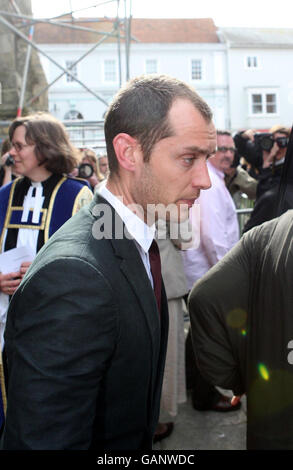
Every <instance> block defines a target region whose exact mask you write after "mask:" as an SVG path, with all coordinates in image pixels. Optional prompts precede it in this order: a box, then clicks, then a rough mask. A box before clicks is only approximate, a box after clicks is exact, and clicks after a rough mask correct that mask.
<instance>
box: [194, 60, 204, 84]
mask: <svg viewBox="0 0 293 470" xmlns="http://www.w3.org/2000/svg"><path fill="white" fill-rule="evenodd" d="M191 80H202V60H201V59H193V60H192V61H191Z"/></svg>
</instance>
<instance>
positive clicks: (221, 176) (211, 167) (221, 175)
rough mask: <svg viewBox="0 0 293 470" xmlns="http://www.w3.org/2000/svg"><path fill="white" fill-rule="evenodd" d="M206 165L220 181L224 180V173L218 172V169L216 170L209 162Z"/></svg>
mask: <svg viewBox="0 0 293 470" xmlns="http://www.w3.org/2000/svg"><path fill="white" fill-rule="evenodd" d="M207 165H208V168H209V170H212V171H213V172H214V173H215V174H216V175H218V176H219V177H220V178H222V179H224V178H225V173H224V172H223V171H221V170H218V168H216V167H215V166H214V165H213V164H212V163H211V162H209V161H207Z"/></svg>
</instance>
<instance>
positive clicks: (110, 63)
mask: <svg viewBox="0 0 293 470" xmlns="http://www.w3.org/2000/svg"><path fill="white" fill-rule="evenodd" d="M104 81H105V82H117V66H116V60H114V59H111V60H110V59H107V60H104Z"/></svg>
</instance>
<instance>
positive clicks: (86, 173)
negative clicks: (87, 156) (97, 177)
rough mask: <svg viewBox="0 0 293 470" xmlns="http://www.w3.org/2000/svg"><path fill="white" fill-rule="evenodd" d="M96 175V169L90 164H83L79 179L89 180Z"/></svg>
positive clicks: (79, 169) (80, 168)
mask: <svg viewBox="0 0 293 470" xmlns="http://www.w3.org/2000/svg"><path fill="white" fill-rule="evenodd" d="M93 174H94V169H93V167H92V165H90V164H89V163H81V165H79V167H78V177H79V178H83V179H88V178H90V177H91V176H93Z"/></svg>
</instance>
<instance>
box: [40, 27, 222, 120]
mask: <svg viewBox="0 0 293 470" xmlns="http://www.w3.org/2000/svg"><path fill="white" fill-rule="evenodd" d="M133 21H134V20H133ZM140 21H142V20H140ZM146 21H147V22H148V23H149V22H152V21H153V20H146ZM164 21H165V22H167V21H171V22H174V21H176V22H177V23H181V24H182V25H183V26H182V29H183V28H184V24H183V23H182V22H184V21H189V20H164ZM197 21H198V22H199V21H200V20H197ZM203 21H205V20H203ZM209 21H211V20H209ZM173 24H174V23H173ZM212 25H213V23H212ZM209 26H211V25H209ZM156 27H159V25H156ZM213 28H214V31H213V32H214V36H213V37H214V40H211V39H210V37H209V38H208V39H209V42H204V38H201V42H194V41H196V31H195V34H194V39H193V42H182V41H181V42H174V38H173V37H172V41H173V42H169V43H168V42H166V41H167V40H168V38H167V39H166V40H165V41H164V42H163V41H160V42H149V41H148V42H143V39H142V40H141V41H132V43H131V46H130V56H129V57H130V58H129V78H133V77H135V76H138V75H141V74H144V73H160V74H161V73H162V74H168V75H170V76H173V77H176V78H179V79H181V80H184V81H185V82H187V83H189V84H190V85H191V86H193V87H194V88H195V89H196V90H197V91H198V93H199V94H200V95H201V96H202V97H203V98H204V99H205V100H206V101H207V102H208V104H209V105H210V107H211V108H212V110H213V113H214V120H215V123H216V126H217V127H219V128H221V129H224V128H226V127H227V125H228V124H229V115H228V111H229V108H228V95H227V90H228V82H227V68H226V46H225V44H222V43H221V42H220V41H219V39H218V36H217V34H216V27H215V26H214V25H213ZM137 35H138V33H137V32H136V34H135V37H137ZM189 36H190V38H192V35H191V34H190V35H189ZM44 40H45V38H44V37H43V38H42V43H41V44H40V43H39V44H38V45H39V47H41V49H42V50H44V52H46V54H48V55H49V56H50V57H52V58H54V60H56V61H57V62H58V63H59V64H60V65H62V66H63V67H65V68H68V67H69V66H70V65H71V64H72V63H74V62H76V61H77V60H78V59H79V58H80V57H81V56H83V55H85V54H86V52H87V51H89V50H90V48H92V47H93V44H92V43H79V44H76V43H74V44H70V43H69V44H68V43H62V42H60V41H59V42H58V43H47V44H46V43H45V42H44ZM41 61H42V64H43V67H44V71H45V74H46V77H47V80H48V83H51V82H52V81H53V80H55V79H56V77H58V76H59V75H60V73H62V71H61V72H60V69H58V68H57V67H56V66H55V65H54V64H53V63H51V62H50V61H49V60H48V59H47V58H45V57H44V56H41ZM71 72H72V73H73V75H74V76H75V77H76V78H78V79H79V80H80V81H82V82H83V83H84V84H86V86H87V87H88V88H89V89H90V90H92V91H93V92H94V93H96V94H98V95H99V96H100V97H101V98H102V100H103V101H104V102H103V101H101V100H99V99H97V98H96V97H95V96H94V95H93V94H91V93H89V92H88V91H87V90H85V89H84V88H83V87H82V85H81V84H79V83H77V82H76V81H74V80H73V79H72V77H71V76H69V75H66V74H64V75H63V77H62V78H60V79H59V80H58V81H56V83H54V84H53V85H52V86H51V87H50V88H49V111H50V112H51V113H52V114H53V115H55V116H56V117H57V118H59V119H60V120H62V121H63V120H66V119H72V118H76V117H78V116H79V117H82V118H83V119H84V120H85V121H99V120H102V119H103V117H104V114H105V111H106V109H107V104H106V103H109V102H110V100H111V99H112V97H113V95H114V94H115V93H116V92H117V91H118V89H119V88H120V86H121V85H123V83H124V82H125V81H126V76H127V74H126V54H125V45H124V44H123V43H121V45H120V53H119V54H118V47H117V43H115V42H111V43H104V44H101V45H99V46H98V47H97V48H96V49H95V50H94V51H93V52H91V53H90V54H88V55H86V57H85V58H84V59H83V60H82V61H80V62H79V63H77V64H76V65H75V66H74V67H73V69H72V70H71ZM105 102H106V103H105Z"/></svg>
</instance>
